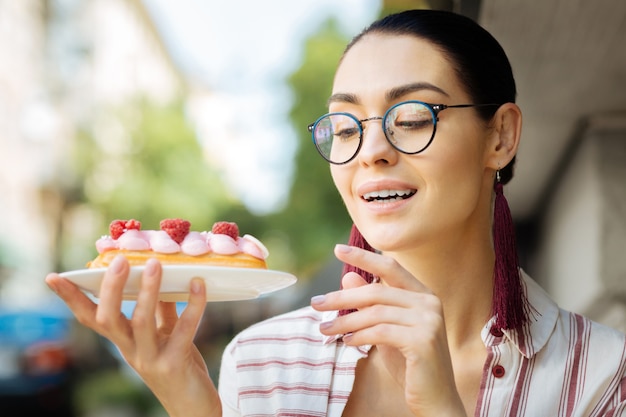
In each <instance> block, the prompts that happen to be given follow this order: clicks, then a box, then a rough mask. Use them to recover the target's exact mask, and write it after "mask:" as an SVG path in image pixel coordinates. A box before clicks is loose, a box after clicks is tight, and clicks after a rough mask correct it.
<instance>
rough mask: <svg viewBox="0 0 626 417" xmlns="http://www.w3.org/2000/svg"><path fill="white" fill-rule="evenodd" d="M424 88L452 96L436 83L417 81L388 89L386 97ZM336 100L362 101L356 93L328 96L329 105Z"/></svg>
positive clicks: (354, 102) (394, 98)
mask: <svg viewBox="0 0 626 417" xmlns="http://www.w3.org/2000/svg"><path fill="white" fill-rule="evenodd" d="M423 90H428V91H435V92H437V93H439V94H443V95H444V96H446V97H450V95H449V94H448V93H446V92H445V91H444V90H442V89H441V88H439V87H437V86H436V85H433V84H431V83H427V82H417V83H411V84H405V85H401V86H399V87H394V88H392V89H391V90H389V91H387V93H386V94H385V99H386V100H387V101H395V100H397V99H399V98H400V97H402V96H405V95H407V94H409V93H413V92H415V91H423ZM335 102H341V103H348V104H359V102H360V101H359V98H358V97H357V96H356V95H355V94H351V93H336V94H333V95H331V96H330V97H329V98H328V102H327V105H330V104H331V103H335Z"/></svg>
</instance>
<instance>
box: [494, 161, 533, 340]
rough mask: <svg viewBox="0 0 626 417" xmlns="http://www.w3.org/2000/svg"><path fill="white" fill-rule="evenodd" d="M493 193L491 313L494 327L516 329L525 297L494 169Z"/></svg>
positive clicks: (507, 213)
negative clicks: (493, 251)
mask: <svg viewBox="0 0 626 417" xmlns="http://www.w3.org/2000/svg"><path fill="white" fill-rule="evenodd" d="M494 190H495V193H496V197H495V203H494V210H493V211H494V220H493V245H494V250H495V257H496V261H495V267H494V288H493V314H494V315H495V317H496V322H495V326H494V327H495V328H494V331H496V332H498V331H499V330H508V329H516V328H519V327H521V326H522V325H523V324H524V323H525V322H526V320H527V300H526V296H525V294H524V289H523V287H522V278H521V275H520V269H519V260H518V255H517V246H516V241H515V228H514V225H513V219H512V217H511V211H510V209H509V204H508V202H507V200H506V198H505V197H504V191H503V185H502V183H501V182H500V170H498V171H497V172H496V182H495V184H494Z"/></svg>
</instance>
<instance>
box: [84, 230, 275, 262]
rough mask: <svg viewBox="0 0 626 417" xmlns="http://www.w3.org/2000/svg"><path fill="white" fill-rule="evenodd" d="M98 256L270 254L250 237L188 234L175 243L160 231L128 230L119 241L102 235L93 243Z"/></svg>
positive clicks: (200, 233)
mask: <svg viewBox="0 0 626 417" xmlns="http://www.w3.org/2000/svg"><path fill="white" fill-rule="evenodd" d="M96 249H97V250H98V253H102V252H106V251H109V250H115V249H123V250H137V251H141V250H152V251H154V252H157V253H168V254H170V253H179V252H181V253H184V254H185V255H190V256H200V255H205V254H207V253H210V252H214V253H217V254H219V255H234V254H237V253H245V254H248V255H251V256H254V257H255V258H258V259H266V258H267V256H268V255H269V252H268V250H267V248H266V247H265V245H263V243H261V242H260V241H259V240H258V239H256V238H255V237H253V236H250V235H244V236H243V237H237V239H236V240H235V239H233V238H232V237H230V236H228V235H223V234H215V233H212V232H193V231H192V232H189V233H188V234H187V236H186V237H185V239H184V240H183V241H182V242H181V243H180V244H178V243H176V242H175V241H174V240H173V239H172V238H171V237H170V236H169V235H168V234H167V233H166V232H165V231H163V230H127V231H126V232H124V233H123V234H122V235H121V236H120V237H119V238H118V239H113V238H112V237H111V236H102V237H101V238H100V239H98V240H96Z"/></svg>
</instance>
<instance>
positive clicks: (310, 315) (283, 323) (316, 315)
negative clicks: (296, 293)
mask: <svg viewBox="0 0 626 417" xmlns="http://www.w3.org/2000/svg"><path fill="white" fill-rule="evenodd" d="M321 321H322V314H321V313H320V312H318V311H316V310H314V309H312V308H311V307H308V306H307V307H303V308H300V309H297V310H293V311H290V312H288V313H284V314H280V315H278V316H274V317H271V318H268V319H265V320H263V321H260V322H258V323H255V324H253V325H252V326H250V327H248V328H247V329H245V330H243V331H242V332H241V333H239V334H238V335H237V336H236V337H235V339H234V340H236V341H238V342H241V341H246V340H249V339H251V338H258V337H266V336H276V337H284V336H288V337H290V338H292V337H299V336H301V335H304V334H306V335H312V334H313V335H318V336H319V339H320V340H321V334H320V333H319V324H320V322H321Z"/></svg>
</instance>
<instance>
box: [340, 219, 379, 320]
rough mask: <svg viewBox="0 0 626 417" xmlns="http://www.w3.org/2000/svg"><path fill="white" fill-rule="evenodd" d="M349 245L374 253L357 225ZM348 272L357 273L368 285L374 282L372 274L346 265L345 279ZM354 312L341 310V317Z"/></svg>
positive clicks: (344, 265)
mask: <svg viewBox="0 0 626 417" xmlns="http://www.w3.org/2000/svg"><path fill="white" fill-rule="evenodd" d="M348 245H350V246H355V247H357V248H362V249H365V250H368V251H371V252H374V248H373V247H372V246H370V244H369V243H367V240H365V238H364V237H363V235H362V234H361V232H360V231H359V229H357V227H356V225H354V224H353V225H352V229H351V230H350V238H349V239H348ZM348 272H356V273H357V274H359V275H361V276H362V277H363V279H364V280H365V281H367V283H368V284H371V283H372V282H373V281H374V275H372V273H370V272H367V271H364V270H362V269H361V268H357V267H356V266H353V265H350V264H346V263H344V264H343V271H342V273H341V276H342V277H343V276H344V275H345V274H347V273H348ZM340 288H343V286H342V285H340ZM353 311H355V310H354V309H350V310H339V315H340V316H343V315H344V314H349V313H352V312H353Z"/></svg>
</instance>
